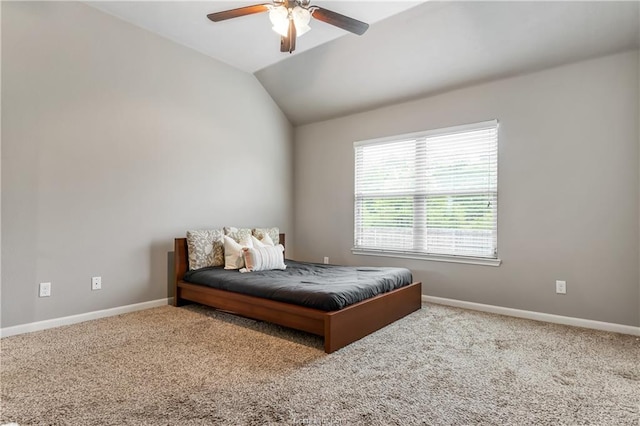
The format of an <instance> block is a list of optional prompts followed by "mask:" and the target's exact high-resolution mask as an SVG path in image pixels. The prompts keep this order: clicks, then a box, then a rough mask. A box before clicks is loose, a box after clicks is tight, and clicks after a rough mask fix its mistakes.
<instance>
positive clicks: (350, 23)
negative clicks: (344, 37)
mask: <svg viewBox="0 0 640 426" xmlns="http://www.w3.org/2000/svg"><path fill="white" fill-rule="evenodd" d="M309 9H310V10H311V11H312V13H311V16H313V17H314V18H316V19H317V20H319V21H322V22H326V23H327V24H331V25H335V26H336V27H338V28H342V29H343V30H347V31H349V32H351V33H354V34H358V35H362V34H364V33H365V31H367V29H368V28H369V24H367V23H365V22H362V21H358V20H357V19H353V18H350V17H348V16H344V15H341V14H339V13H338V12H333V11H331V10H327V9H323V8H321V7H318V6H311V7H310V8H309Z"/></svg>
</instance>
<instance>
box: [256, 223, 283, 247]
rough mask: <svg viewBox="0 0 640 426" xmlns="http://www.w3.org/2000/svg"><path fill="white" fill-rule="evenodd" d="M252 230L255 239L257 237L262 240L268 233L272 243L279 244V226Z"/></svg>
mask: <svg viewBox="0 0 640 426" xmlns="http://www.w3.org/2000/svg"><path fill="white" fill-rule="evenodd" d="M252 232H253V236H254V237H256V238H257V239H259V240H260V241H263V240H264V238H265V236H267V235H268V236H269V239H271V242H273V245H276V244H280V229H279V228H276V227H273V228H254V229H253V231H252ZM263 242H264V241H263Z"/></svg>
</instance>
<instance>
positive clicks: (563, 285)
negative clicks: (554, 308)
mask: <svg viewBox="0 0 640 426" xmlns="http://www.w3.org/2000/svg"><path fill="white" fill-rule="evenodd" d="M556 293H558V294H567V282H566V281H556Z"/></svg>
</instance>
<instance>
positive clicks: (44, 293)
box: [39, 283, 51, 297]
mask: <svg viewBox="0 0 640 426" xmlns="http://www.w3.org/2000/svg"><path fill="white" fill-rule="evenodd" d="M39 295H40V297H49V296H51V283H40V293H39Z"/></svg>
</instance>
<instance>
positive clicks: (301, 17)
mask: <svg viewBox="0 0 640 426" xmlns="http://www.w3.org/2000/svg"><path fill="white" fill-rule="evenodd" d="M309 3H310V0H273V2H272V3H264V4H256V5H253V6H246V7H239V8H237V9H231V10H225V11H222V12H215V13H210V14H208V15H207V18H209V19H210V20H212V21H213V22H219V21H224V20H227V19H231V18H238V17H240V16H246V15H253V14H254V13H262V12H269V19H270V20H271V23H272V24H273V30H274V31H275V32H277V33H278V34H280V51H281V52H289V53H291V52H293V51H294V50H295V49H296V37H299V36H301V35H303V34H304V33H306V32H307V31H309V30H310V29H311V28H310V27H309V21H310V20H311V18H312V17H313V18H315V19H317V20H319V21H322V22H326V23H327V24H331V25H334V26H336V27H338V28H342V29H343V30H347V31H349V32H352V33H354V34H358V35H362V34H364V33H365V31H367V29H368V28H369V24H367V23H364V22H361V21H358V20H357V19H353V18H350V17H348V16H345V15H341V14H340V13H337V12H333V11H331V10H327V9H324V8H322V7H319V6H311V5H309Z"/></svg>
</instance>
